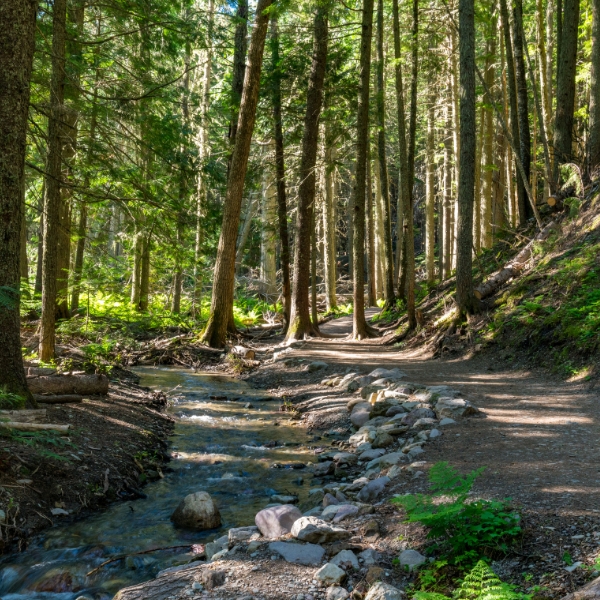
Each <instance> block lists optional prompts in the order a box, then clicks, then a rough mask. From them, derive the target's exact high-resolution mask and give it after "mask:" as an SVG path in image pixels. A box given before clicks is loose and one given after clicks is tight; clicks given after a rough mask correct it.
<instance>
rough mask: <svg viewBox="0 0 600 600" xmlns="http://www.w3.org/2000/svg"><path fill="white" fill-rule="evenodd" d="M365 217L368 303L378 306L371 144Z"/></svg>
mask: <svg viewBox="0 0 600 600" xmlns="http://www.w3.org/2000/svg"><path fill="white" fill-rule="evenodd" d="M366 192H367V194H366V196H365V216H366V229H367V303H368V305H369V306H376V305H377V293H376V288H375V211H374V210H373V173H372V171H371V144H369V147H368V148H367V185H366Z"/></svg>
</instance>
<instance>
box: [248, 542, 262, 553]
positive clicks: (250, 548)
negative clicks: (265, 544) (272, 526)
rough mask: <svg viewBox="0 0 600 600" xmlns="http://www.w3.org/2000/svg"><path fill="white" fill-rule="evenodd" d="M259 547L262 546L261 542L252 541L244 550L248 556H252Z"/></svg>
mask: <svg viewBox="0 0 600 600" xmlns="http://www.w3.org/2000/svg"><path fill="white" fill-rule="evenodd" d="M261 546H262V542H259V541H257V540H254V541H252V542H250V543H249V544H248V547H247V548H246V552H247V553H248V554H252V552H256V551H257V550H258V549H259V548H260V547H261Z"/></svg>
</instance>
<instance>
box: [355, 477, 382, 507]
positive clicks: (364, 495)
mask: <svg viewBox="0 0 600 600" xmlns="http://www.w3.org/2000/svg"><path fill="white" fill-rule="evenodd" d="M389 482H390V478H389V477H378V478H377V479H373V481H369V483H367V485H365V487H363V489H362V490H360V492H358V494H357V496H356V499H357V500H359V501H360V502H369V503H371V502H373V501H374V500H376V499H377V498H378V497H379V496H380V495H381V493H382V492H383V490H384V489H385V486H386V485H387V484H388V483H389Z"/></svg>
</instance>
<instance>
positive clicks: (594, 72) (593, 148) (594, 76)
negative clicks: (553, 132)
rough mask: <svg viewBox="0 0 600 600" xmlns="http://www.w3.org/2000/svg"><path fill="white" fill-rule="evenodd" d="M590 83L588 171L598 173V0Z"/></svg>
mask: <svg viewBox="0 0 600 600" xmlns="http://www.w3.org/2000/svg"><path fill="white" fill-rule="evenodd" d="M590 67H591V83H590V132H589V135H588V140H589V142H588V144H589V145H588V161H587V162H588V172H589V176H590V178H595V177H597V176H598V175H599V173H598V172H597V171H598V167H600V0H592V56H591V64H590Z"/></svg>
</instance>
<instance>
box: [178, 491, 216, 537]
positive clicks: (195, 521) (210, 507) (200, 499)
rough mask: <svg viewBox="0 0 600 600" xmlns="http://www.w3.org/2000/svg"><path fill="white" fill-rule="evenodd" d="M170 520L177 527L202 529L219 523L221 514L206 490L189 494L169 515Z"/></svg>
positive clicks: (211, 527) (213, 526) (212, 527)
mask: <svg viewBox="0 0 600 600" xmlns="http://www.w3.org/2000/svg"><path fill="white" fill-rule="evenodd" d="M171 521H173V523H174V524H175V526H177V527H182V528H184V529H193V530H195V531H202V530H203V529H214V528H215V527H220V525H221V514H220V513H219V509H218V508H217V505H216V504H215V503H214V501H213V499H212V498H211V497H210V494H209V493H208V492H196V493H195V494H189V495H188V496H186V497H185V498H184V499H183V500H182V501H181V502H180V503H179V506H178V507H177V508H176V509H175V512H173V514H172V515H171Z"/></svg>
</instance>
